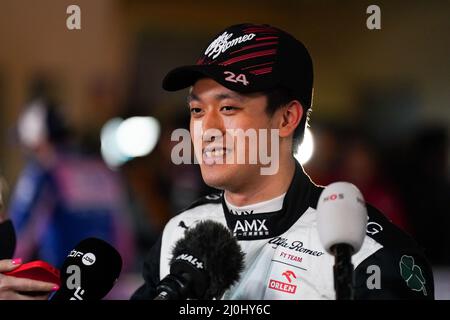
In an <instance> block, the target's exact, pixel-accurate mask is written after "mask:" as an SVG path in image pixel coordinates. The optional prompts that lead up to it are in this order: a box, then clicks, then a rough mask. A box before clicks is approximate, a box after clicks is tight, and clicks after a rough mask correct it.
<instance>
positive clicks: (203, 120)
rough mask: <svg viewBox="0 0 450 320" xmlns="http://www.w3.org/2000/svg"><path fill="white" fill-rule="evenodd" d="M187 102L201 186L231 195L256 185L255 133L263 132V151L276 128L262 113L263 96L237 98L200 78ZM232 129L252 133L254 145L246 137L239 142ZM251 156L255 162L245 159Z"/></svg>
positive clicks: (256, 148) (257, 176)
mask: <svg viewBox="0 0 450 320" xmlns="http://www.w3.org/2000/svg"><path fill="white" fill-rule="evenodd" d="M188 102H189V109H190V113H191V121H190V132H191V138H192V142H193V143H194V150H195V154H196V157H197V160H198V161H199V163H200V168H201V172H202V176H203V180H204V181H205V183H206V184H208V185H209V186H212V187H215V188H218V189H224V190H229V191H233V192H238V191H239V190H240V189H242V188H243V187H245V185H247V184H249V185H251V184H254V183H257V181H258V179H260V177H261V173H260V167H261V164H260V161H259V158H258V157H259V156H258V154H259V148H261V145H260V144H259V143H258V142H257V141H260V139H259V138H258V137H259V133H260V132H264V130H263V131H261V129H265V130H266V132H267V134H266V137H268V138H267V141H268V143H266V147H265V148H269V149H266V150H270V129H272V128H276V126H274V117H270V116H269V115H268V114H267V113H266V111H265V109H266V105H267V98H266V96H265V95H263V94H261V93H255V94H250V95H247V94H246V95H243V94H239V93H237V92H235V91H232V90H230V89H227V88H225V87H224V86H222V85H220V84H219V83H217V82H216V81H214V80H212V79H209V78H204V79H200V80H198V81H197V82H196V83H195V84H194V85H193V87H192V89H191V92H190V95H189V97H188ZM200 129H201V130H200ZM236 129H241V130H240V131H241V132H250V133H251V132H253V133H256V137H257V141H256V140H254V139H251V138H249V136H246V137H245V138H244V139H242V135H241V138H239V137H238V136H237V135H236V134H235V133H236V132H237V130H236ZM243 140H244V141H245V142H244V143H242V142H243ZM254 152H256V156H257V159H258V160H257V161H256V162H255V161H253V162H252V161H250V157H249V156H250V153H253V154H254ZM243 157H245V158H244V159H245V160H244V161H242V160H243ZM200 159H201V160H200ZM253 159H254V158H253Z"/></svg>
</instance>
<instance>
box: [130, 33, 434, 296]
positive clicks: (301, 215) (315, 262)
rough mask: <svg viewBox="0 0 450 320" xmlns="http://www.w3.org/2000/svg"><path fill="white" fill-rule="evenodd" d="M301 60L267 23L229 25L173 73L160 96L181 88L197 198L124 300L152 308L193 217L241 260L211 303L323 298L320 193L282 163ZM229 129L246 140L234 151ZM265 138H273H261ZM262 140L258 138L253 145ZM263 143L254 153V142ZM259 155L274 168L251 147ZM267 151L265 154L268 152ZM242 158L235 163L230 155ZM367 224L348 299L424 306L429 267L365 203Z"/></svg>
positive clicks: (294, 139) (305, 88)
mask: <svg viewBox="0 0 450 320" xmlns="http://www.w3.org/2000/svg"><path fill="white" fill-rule="evenodd" d="M312 83H313V70H312V61H311V58H310V55H309V53H308V51H307V49H306V48H305V47H304V45H303V44H302V43H301V42H299V41H298V40H296V39H295V38H294V37H292V36H291V35H289V34H287V33H285V32H283V31H282V30H279V29H277V28H274V27H271V26H268V25H253V24H240V25H234V26H231V27H229V28H227V29H225V30H224V31H222V32H221V33H219V35H218V36H216V37H215V38H214V40H213V41H212V42H211V43H210V44H209V45H208V47H207V48H206V50H204V51H203V55H202V56H201V57H200V59H199V60H198V62H197V64H196V65H195V66H186V67H180V68H177V69H174V70H173V71H171V72H170V73H169V74H168V75H167V76H166V78H165V79H164V81H163V87H164V89H166V90H169V91H175V90H179V89H183V88H187V87H191V89H190V92H189V96H188V102H189V109H190V112H191V121H190V130H191V138H192V141H193V143H194V149H195V153H196V157H197V160H198V161H199V163H200V168H201V173H202V177H203V179H204V181H205V182H206V183H207V184H208V185H210V186H212V187H215V188H217V189H220V190H223V192H221V193H220V194H216V195H209V196H206V197H204V198H203V199H200V200H199V201H197V202H195V203H194V204H192V205H191V206H190V207H189V208H188V209H187V210H185V211H184V212H182V213H181V214H179V215H178V216H176V217H174V218H173V219H172V220H171V221H170V222H169V223H168V224H167V225H166V227H165V229H164V232H163V234H162V236H161V238H160V240H159V241H158V242H157V243H156V244H155V246H154V248H153V249H152V251H151V252H150V255H149V257H148V258H147V260H146V263H145V265H144V279H145V284H144V285H143V286H142V287H141V288H139V289H138V290H137V291H136V293H135V294H134V295H133V297H132V298H133V299H152V298H153V297H155V294H156V292H155V289H156V286H157V284H158V282H159V281H160V279H162V278H163V277H165V276H166V275H167V274H168V273H169V261H170V258H171V250H172V248H173V245H174V243H175V242H176V240H178V239H179V238H181V237H182V236H183V231H184V230H185V228H190V227H192V226H193V225H195V224H196V223H197V222H199V221H201V220H207V219H209V220H214V221H217V222H220V223H222V224H224V225H226V226H228V228H229V229H230V230H231V231H232V232H233V233H234V234H235V236H236V238H237V239H238V240H239V244H240V245H241V247H242V250H243V251H244V252H245V254H246V256H245V267H244V270H243V271H242V272H241V279H240V281H239V282H238V283H237V284H235V285H233V287H231V288H230V289H228V290H227V291H226V292H225V293H224V295H223V296H222V297H219V298H222V299H334V298H335V292H334V287H333V272H332V267H333V263H334V259H333V257H332V256H331V255H328V254H327V253H325V250H324V249H323V247H322V245H321V243H320V240H319V235H318V231H317V229H316V210H315V208H316V206H317V201H318V199H319V196H320V193H321V191H322V190H323V188H321V187H319V186H316V185H315V184H313V183H312V182H311V181H310V179H309V177H308V176H307V175H306V174H305V173H304V171H303V169H302V167H301V166H300V165H299V163H297V162H296V161H295V159H294V157H293V151H294V150H296V146H297V144H298V143H299V142H300V141H301V139H302V136H303V132H304V129H305V126H306V119H307V115H308V112H309V110H310V108H311V104H312V91H313V85H312ZM238 129H241V130H244V131H246V132H249V134H248V135H247V136H245V137H244V139H243V140H244V142H245V141H247V140H250V137H251V134H250V133H251V131H252V130H253V131H257V132H258V133H261V132H262V134H261V135H257V137H258V139H257V143H247V144H243V143H242V139H241V141H240V139H239V135H237V134H234V133H235V131H236V130H238ZM267 132H270V135H271V137H272V134H273V133H275V134H276V137H277V139H275V140H273V139H267V135H268V134H267ZM263 138H264V139H263ZM263 140H265V141H270V142H268V143H266V145H264V143H263V144H261V141H263ZM264 146H265V148H264V149H265V150H264V151H267V150H271V157H272V160H273V162H274V163H275V165H273V163H271V164H270V165H271V166H273V167H275V168H276V170H270V172H269V173H267V171H264V170H263V169H267V163H264V161H262V159H261V158H259V159H258V161H256V162H253V163H251V162H250V161H249V159H250V158H251V153H252V151H254V150H252V148H256V149H257V151H258V154H259V155H260V154H261V153H260V152H259V151H261V149H262V147H264ZM274 150H275V152H274ZM242 155H244V156H245V159H246V160H247V161H246V162H245V163H242V162H239V161H238V160H239V157H241V156H242ZM367 207H368V213H369V224H368V229H367V236H366V237H365V240H364V243H363V246H362V248H361V250H360V251H359V252H358V253H357V254H356V255H354V257H353V264H354V265H355V267H356V269H355V297H356V298H357V299H377V298H381V299H386V298H397V299H403V298H407V299H409V298H411V299H433V298H434V287H433V277H432V273H431V269H430V267H429V265H428V263H427V261H426V260H425V258H424V255H423V253H422V251H421V250H420V249H419V248H418V246H417V245H416V243H415V242H414V241H413V240H412V239H410V238H409V237H408V236H407V235H405V234H404V233H403V232H402V231H401V230H400V229H398V228H396V227H395V226H394V225H393V224H391V223H390V222H389V221H388V220H387V219H386V218H385V217H384V216H383V215H382V214H381V213H380V212H379V211H377V210H376V209H375V208H373V207H372V206H370V205H369V204H367Z"/></svg>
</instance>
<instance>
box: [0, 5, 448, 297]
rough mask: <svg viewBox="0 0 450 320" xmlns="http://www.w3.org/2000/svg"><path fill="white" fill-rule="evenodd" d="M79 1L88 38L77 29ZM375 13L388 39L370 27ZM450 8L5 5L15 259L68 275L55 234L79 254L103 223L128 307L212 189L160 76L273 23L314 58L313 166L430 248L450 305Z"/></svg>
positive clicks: (0, 167) (3, 140)
mask: <svg viewBox="0 0 450 320" xmlns="http://www.w3.org/2000/svg"><path fill="white" fill-rule="evenodd" d="M72 4H76V5H78V6H79V8H80V10H81V12H80V13H81V29H80V30H69V29H68V28H67V26H66V20H67V19H68V18H69V16H70V15H71V14H70V13H66V10H67V8H68V7H69V6H70V5H72ZM371 4H376V5H378V6H379V7H380V9H381V30H369V29H368V28H367V27H366V20H367V19H368V17H369V14H367V13H366V9H367V7H368V6H369V5H371ZM449 12H450V1H437V0H436V1H377V2H376V3H375V2H370V1H345V2H343V1H323V0H322V1H320V0H318V1H300V0H277V1H262V0H260V1H246V2H244V1H236V0H227V1H215V2H211V1H203V0H199V1H194V2H192V1H159V0H154V1H143V0H129V1H125V0H96V1H89V0H77V1H66V0H41V1H39V2H35V1H31V0H30V1H25V0H1V1H0V127H1V130H0V176H2V177H3V178H2V179H3V181H4V183H3V184H4V185H7V186H8V190H9V192H8V193H7V196H6V197H5V200H6V205H5V207H6V208H7V212H8V214H9V215H10V217H11V218H12V219H13V221H14V222H15V224H16V225H17V226H18V228H19V229H20V230H19V232H20V234H23V236H21V238H20V239H21V240H19V241H20V242H21V243H19V247H18V252H16V255H17V254H18V253H20V254H22V255H23V257H25V258H26V257H28V259H29V260H31V259H32V258H35V257H45V258H46V259H47V261H52V262H53V263H55V264H58V263H59V261H58V259H57V256H58V250H63V249H64V247H63V245H62V242H58V241H55V239H60V238H63V237H64V238H67V240H66V242H67V243H66V246H68V247H73V245H75V244H76V242H78V241H76V242H75V243H73V241H74V240H73V239H76V238H77V237H81V236H82V234H80V232H78V231H76V230H79V228H77V227H76V225H77V224H80V225H83V226H84V225H89V226H95V227H92V230H85V232H86V234H89V233H95V234H100V235H102V236H103V237H104V238H106V239H110V241H111V242H112V243H114V244H115V245H116V247H118V248H119V251H121V254H122V256H125V257H128V258H127V261H128V262H127V265H126V266H125V267H126V269H125V272H124V275H123V276H122V277H121V283H120V284H119V285H118V286H117V288H116V289H115V291H113V292H112V293H111V294H110V296H109V297H110V298H118V299H128V297H129V295H130V294H131V292H133V291H134V290H135V289H136V288H137V287H138V286H139V285H140V281H141V276H140V270H141V264H142V259H143V257H144V255H145V254H146V252H147V251H148V250H149V248H150V247H151V245H152V244H153V242H154V241H155V239H156V237H157V236H158V234H159V232H161V230H162V228H163V226H164V224H165V223H166V222H167V220H168V219H170V218H171V217H172V216H174V215H175V214H176V213H177V212H178V211H180V210H181V209H183V208H184V207H185V206H187V205H188V204H190V203H191V202H192V201H193V200H195V199H196V198H197V197H199V196H201V195H203V194H205V193H208V192H210V191H211V190H210V189H209V188H208V187H206V186H205V185H204V184H203V182H202V180H201V176H200V173H199V169H198V168H197V167H196V166H189V165H180V166H177V165H174V164H173V163H172V162H171V160H170V152H171V148H172V146H173V145H174V142H171V141H170V135H171V133H172V131H173V130H174V129H175V128H187V127H188V120H189V114H188V112H187V110H186V106H185V95H186V92H185V91H182V92H177V93H168V92H165V91H163V90H162V88H161V80H162V78H163V77H164V75H165V73H166V72H167V71H168V70H170V69H171V68H173V67H175V66H178V65H182V64H191V63H193V62H195V61H196V59H197V57H198V56H199V55H200V53H201V50H202V49H203V48H204V47H205V46H206V44H207V43H208V42H209V41H210V40H211V38H212V37H213V36H214V35H216V34H217V33H218V32H219V31H220V30H222V29H223V28H224V27H226V26H228V25H231V24H236V23H241V22H254V23H268V24H272V25H274V26H277V27H280V28H282V29H285V30H286V31H288V32H290V33H292V34H293V35H294V36H296V37H297V38H298V39H300V40H301V41H302V42H303V43H304V44H305V45H306V46H307V48H308V49H309V51H310V53H311V55H312V57H313V61H314V68H315V85H314V104H313V112H312V117H311V121H310V139H307V140H305V144H306V143H307V144H308V145H304V146H303V147H304V148H305V150H309V153H310V157H309V159H308V158H307V157H306V158H304V159H302V162H303V163H304V166H305V170H306V171H307V173H308V174H309V175H310V176H311V178H312V179H313V180H314V181H315V182H316V183H319V184H328V183H331V182H333V181H336V180H346V181H350V182H353V183H355V184H356V185H357V186H358V187H359V188H360V189H361V190H362V192H363V194H364V196H365V198H366V200H367V201H369V202H371V203H372V204H373V205H375V206H376V207H378V208H379V209H381V210H382V211H383V212H385V213H386V215H387V216H388V217H389V218H390V219H391V220H392V221H393V222H394V223H395V224H397V225H398V226H399V227H400V228H402V229H404V230H405V231H407V232H408V233H410V234H411V235H412V236H413V237H414V238H415V239H416V240H417V241H418V242H419V244H421V245H422V246H423V247H424V248H425V250H426V254H427V256H428V258H429V260H430V261H431V263H432V265H433V268H434V272H435V283H436V295H437V297H438V298H440V299H450V232H448V229H449V227H450V180H449V178H450V160H449V159H450V148H449V135H450V90H449V89H450V59H449V57H450V39H449V37H448V31H449V30H450V19H449V15H448V13H449ZM305 153H306V151H304V152H303V154H305ZM300 154H302V152H300ZM56 226H59V228H61V226H66V227H64V232H63V234H61V231H59V232H58V230H56V228H57V227H56ZM69 230H73V232H72V231H69ZM55 243H57V244H55ZM39 244H42V246H41V247H39ZM46 248H47V249H46ZM48 248H53V249H54V250H53V251H52V252H50V250H49V249H48ZM59 258H61V257H60V256H59Z"/></svg>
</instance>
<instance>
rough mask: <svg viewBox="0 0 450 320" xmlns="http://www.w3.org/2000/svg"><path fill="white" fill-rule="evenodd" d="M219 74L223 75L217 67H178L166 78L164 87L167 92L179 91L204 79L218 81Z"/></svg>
mask: <svg viewBox="0 0 450 320" xmlns="http://www.w3.org/2000/svg"><path fill="white" fill-rule="evenodd" d="M218 74H221V69H220V67H218V66H216V65H206V66H205V65H191V66H183V67H178V68H175V69H173V70H172V71H170V72H169V73H168V74H167V75H166V76H165V77H164V79H163V83H162V87H163V89H164V90H167V91H177V90H181V89H184V88H187V87H190V86H192V85H193V84H194V83H195V82H196V81H197V80H198V79H200V78H203V77H209V78H212V79H218V78H219V77H218Z"/></svg>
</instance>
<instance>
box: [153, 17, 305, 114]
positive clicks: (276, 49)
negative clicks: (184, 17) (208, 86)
mask: <svg viewBox="0 0 450 320" xmlns="http://www.w3.org/2000/svg"><path fill="white" fill-rule="evenodd" d="M203 77H208V78H212V79H214V80H215V81H217V82H218V83H220V84H221V85H223V86H224V87H226V88H228V89H230V90H233V91H236V92H240V93H251V92H258V91H265V90H269V89H273V88H276V87H284V88H287V89H288V90H290V92H291V93H292V94H293V96H294V97H295V98H296V99H298V100H299V101H300V102H301V104H302V106H303V108H304V109H305V110H307V109H309V108H310V107H311V105H312V94H313V65H312V59H311V56H310V55H309V52H308V50H307V49H306V47H305V46H304V45H303V43H301V42H300V41H298V40H297V39H295V38H294V37H293V36H292V35H290V34H288V33H287V32H284V31H283V30H280V29H278V28H276V27H273V26H270V25H267V24H249V23H245V24H237V25H233V26H230V27H228V28H226V29H225V30H223V31H221V32H220V33H219V34H217V35H216V36H215V37H214V40H213V41H212V42H211V43H210V44H209V45H208V46H207V47H206V48H205V50H203V54H202V55H201V56H200V58H199V59H198V61H197V63H196V64H195V65H188V66H182V67H178V68H175V69H173V70H172V71H170V72H169V73H168V74H167V75H166V76H165V78H164V80H163V84H162V86H163V88H164V89H165V90H167V91H177V90H180V89H184V88H187V87H189V86H191V85H193V84H194V83H195V82H196V81H197V80H198V79H200V78H203Z"/></svg>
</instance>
